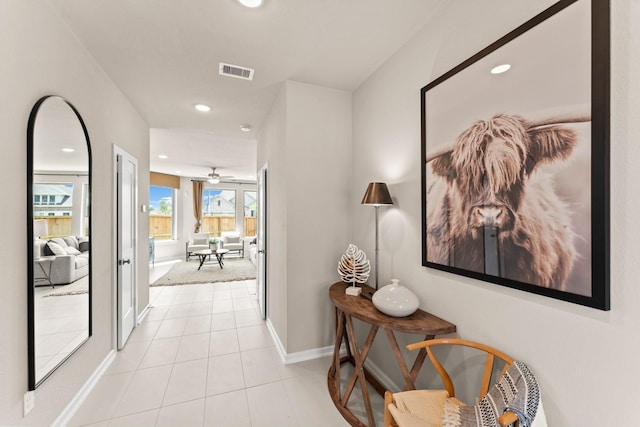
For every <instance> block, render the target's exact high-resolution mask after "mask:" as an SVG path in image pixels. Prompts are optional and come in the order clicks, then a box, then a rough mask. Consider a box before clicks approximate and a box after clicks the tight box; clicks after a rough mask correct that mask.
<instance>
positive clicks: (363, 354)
mask: <svg viewBox="0 0 640 427" xmlns="http://www.w3.org/2000/svg"><path fill="white" fill-rule="evenodd" d="M345 319H346V322H347V334H348V335H351V345H352V346H353V357H354V360H355V368H354V371H353V375H351V379H350V380H349V385H348V386H347V389H346V390H345V392H344V396H343V397H342V405H343V406H345V407H346V406H347V402H348V401H349V397H351V392H352V391H353V387H354V386H355V383H356V379H358V380H360V389H361V391H362V400H363V401H364V407H365V409H366V410H367V418H368V419H369V426H370V427H375V425H376V421H375V419H374V418H373V410H372V409H371V400H370V399H369V388H368V387H367V379H366V376H365V373H364V361H365V360H366V359H367V356H368V355H369V350H370V349H371V344H373V339H374V338H375V337H376V333H377V332H378V327H377V326H375V325H371V329H370V330H369V335H368V336H367V340H366V341H365V343H364V345H363V347H362V351H360V350H358V342H357V341H356V334H355V332H354V330H353V323H352V321H351V316H349V315H348V314H346V313H345Z"/></svg>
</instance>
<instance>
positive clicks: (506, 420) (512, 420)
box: [384, 338, 519, 427]
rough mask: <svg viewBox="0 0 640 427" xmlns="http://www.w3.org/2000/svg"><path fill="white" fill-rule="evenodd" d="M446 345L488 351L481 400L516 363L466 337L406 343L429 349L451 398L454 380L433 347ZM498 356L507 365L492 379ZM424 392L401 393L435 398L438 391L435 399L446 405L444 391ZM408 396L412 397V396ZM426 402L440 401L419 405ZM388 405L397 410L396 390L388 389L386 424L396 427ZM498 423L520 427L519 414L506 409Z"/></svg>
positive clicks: (414, 348)
mask: <svg viewBox="0 0 640 427" xmlns="http://www.w3.org/2000/svg"><path fill="white" fill-rule="evenodd" d="M443 345H451V346H464V347H471V348H474V349H477V350H480V351H482V352H485V353H486V359H485V363H484V371H483V375H482V383H481V386H480V394H479V395H478V400H480V399H482V398H483V397H484V396H485V395H486V394H487V392H488V391H489V387H490V386H491V385H492V384H493V383H495V382H497V381H498V380H499V379H500V378H502V376H503V375H504V373H505V372H506V371H507V369H508V368H509V366H511V364H512V363H513V362H514V361H513V359H512V358H511V357H509V356H507V355H506V354H504V353H502V352H501V351H499V350H496V349H494V348H492V347H489V346H487V345H484V344H479V343H475V342H472V341H467V340H461V339H449V338H444V339H433V340H426V341H422V342H418V343H414V344H409V345H408V346H407V350H417V349H422V348H424V349H425V350H426V352H427V355H428V356H429V359H430V360H431V363H432V364H433V366H434V367H435V369H436V371H437V372H438V374H439V375H440V378H441V379H442V382H443V383H444V387H445V390H446V392H448V395H449V397H452V398H453V397H455V389H454V386H453V381H452V380H451V376H450V375H449V373H448V372H447V371H446V370H445V368H444V366H442V363H440V361H439V360H438V358H437V357H436V355H435V354H434V352H433V350H432V348H433V347H437V346H443ZM496 359H499V360H502V361H503V362H504V367H503V368H502V370H501V372H500V375H499V376H498V378H497V379H496V380H495V381H493V382H492V381H491V377H492V373H493V371H494V362H495V360H496ZM496 369H497V368H496ZM424 392H425V391H424V390H417V391H405V392H402V395H403V396H408V395H409V394H411V393H414V396H413V398H414V399H416V398H417V399H423V398H425V399H432V398H433V397H434V396H436V395H437V394H438V393H439V395H440V398H436V399H440V400H441V401H442V402H441V403H442V404H444V401H443V400H442V399H444V400H446V393H445V392H444V391H435V392H436V394H430V393H431V391H429V392H427V393H424ZM420 393H421V394H420ZM396 394H398V393H396ZM398 395H400V394H398ZM443 396H444V398H443ZM408 397H410V398H411V396H410V395H409V396H408ZM423 403H424V405H425V406H424V407H427V405H429V404H431V405H434V404H435V405H439V404H440V403H435V402H428V401H424V400H420V404H421V405H422V404H423ZM389 405H393V408H395V410H396V411H398V408H397V406H396V402H395V400H394V393H392V392H390V391H387V392H386V393H385V396H384V425H385V427H392V426H397V425H398V424H397V423H396V420H394V418H393V415H392V413H391V411H390V410H389ZM498 423H499V424H500V425H501V426H503V427H506V426H509V425H513V426H515V427H518V426H519V421H518V416H517V415H516V414H515V413H513V412H505V413H504V414H502V415H501V416H500V417H499V418H498ZM400 427H402V424H400Z"/></svg>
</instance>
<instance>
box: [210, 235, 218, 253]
mask: <svg viewBox="0 0 640 427" xmlns="http://www.w3.org/2000/svg"><path fill="white" fill-rule="evenodd" d="M219 245H220V240H218V239H217V238H216V237H212V238H211V239H209V248H210V249H211V250H212V251H217V250H218V249H219Z"/></svg>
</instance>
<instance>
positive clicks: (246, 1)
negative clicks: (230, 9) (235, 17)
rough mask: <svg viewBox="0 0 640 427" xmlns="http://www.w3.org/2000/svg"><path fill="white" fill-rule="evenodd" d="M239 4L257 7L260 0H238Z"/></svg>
mask: <svg viewBox="0 0 640 427" xmlns="http://www.w3.org/2000/svg"><path fill="white" fill-rule="evenodd" d="M238 1H239V2H240V4H241V5H243V6H246V7H258V6H260V5H262V0H238Z"/></svg>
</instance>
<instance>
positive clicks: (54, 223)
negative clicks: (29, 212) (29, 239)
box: [33, 216, 73, 240]
mask: <svg viewBox="0 0 640 427" xmlns="http://www.w3.org/2000/svg"><path fill="white" fill-rule="evenodd" d="M33 219H45V220H47V230H48V232H49V234H48V235H47V236H40V238H41V239H44V240H47V239H51V238H54V237H64V236H71V230H72V228H71V226H72V224H73V217H71V216H35V217H33ZM36 237H37V236H36Z"/></svg>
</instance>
